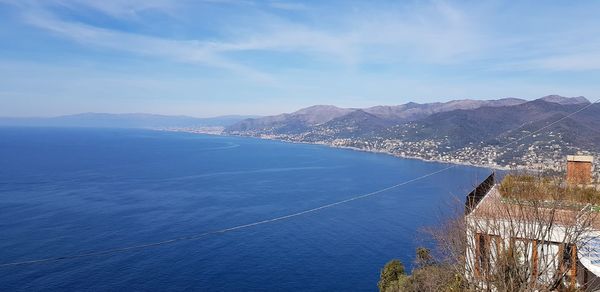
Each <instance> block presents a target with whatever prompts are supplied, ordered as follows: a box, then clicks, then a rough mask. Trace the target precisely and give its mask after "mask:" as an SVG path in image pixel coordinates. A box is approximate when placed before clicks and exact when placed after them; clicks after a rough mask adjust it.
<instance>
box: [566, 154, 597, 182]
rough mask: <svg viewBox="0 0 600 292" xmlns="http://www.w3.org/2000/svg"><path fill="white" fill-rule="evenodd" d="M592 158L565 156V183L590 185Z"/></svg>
mask: <svg viewBox="0 0 600 292" xmlns="http://www.w3.org/2000/svg"><path fill="white" fill-rule="evenodd" d="M593 165H594V157H593V156H587V155H569V156H567V181H568V182H569V183H572V184H583V185H588V184H590V183H592V170H593Z"/></svg>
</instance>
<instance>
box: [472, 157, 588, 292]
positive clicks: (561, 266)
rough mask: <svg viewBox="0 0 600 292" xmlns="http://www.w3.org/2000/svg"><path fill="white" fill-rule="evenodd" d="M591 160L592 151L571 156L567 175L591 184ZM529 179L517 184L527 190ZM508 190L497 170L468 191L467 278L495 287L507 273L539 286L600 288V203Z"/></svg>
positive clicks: (532, 285)
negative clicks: (530, 195)
mask: <svg viewBox="0 0 600 292" xmlns="http://www.w3.org/2000/svg"><path fill="white" fill-rule="evenodd" d="M591 163H592V160H591V159H590V158H589V157H582V156H569V157H568V166H567V168H568V169H569V170H568V176H567V181H569V182H570V183H575V184H577V185H582V184H585V185H587V184H589V183H590V182H591V169H592V166H591V165H590V164H591ZM588 179H589V180H588ZM525 183H527V181H526V180H523V181H518V183H515V184H514V186H515V189H518V190H526V191H527V190H528V189H527V187H528V186H526V185H525ZM539 189H543V188H538V189H536V190H539ZM507 192H508V189H507V188H506V187H504V186H503V185H501V184H496V181H495V176H494V175H493V174H492V175H491V176H490V177H488V178H487V179H486V180H485V181H483V182H482V183H481V184H480V185H479V186H478V187H477V188H475V190H473V192H471V193H470V194H469V195H468V196H467V199H466V204H465V223H466V224H465V225H466V233H467V234H466V235H467V237H466V238H467V244H466V251H465V268H466V269H465V270H466V273H467V275H466V276H467V278H468V279H469V280H470V281H471V282H473V283H478V285H479V287H481V289H486V290H487V289H491V290H492V291H493V290H496V289H495V288H494V287H493V286H494V285H497V284H494V283H499V282H498V281H497V280H498V279H499V278H498V277H507V276H511V277H514V281H523V282H524V283H528V284H527V285H528V287H530V288H531V290H533V291H536V290H539V291H542V290H545V289H547V287H553V288H552V289H554V290H557V291H560V290H564V289H570V288H577V289H581V290H583V291H599V290H600V216H596V215H597V214H598V210H599V208H598V207H597V206H595V205H593V204H590V203H579V202H577V201H575V200H562V199H561V200H560V203H559V202H558V200H554V201H553V200H551V199H548V198H547V197H543V196H542V197H539V198H515V197H511V196H510V195H508V194H507ZM515 267H516V268H515Z"/></svg>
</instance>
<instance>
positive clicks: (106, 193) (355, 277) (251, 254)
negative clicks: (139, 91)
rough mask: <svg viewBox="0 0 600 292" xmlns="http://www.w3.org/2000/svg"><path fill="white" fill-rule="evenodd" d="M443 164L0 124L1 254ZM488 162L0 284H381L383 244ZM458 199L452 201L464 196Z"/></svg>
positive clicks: (278, 204) (347, 188) (31, 270)
mask: <svg viewBox="0 0 600 292" xmlns="http://www.w3.org/2000/svg"><path fill="white" fill-rule="evenodd" d="M444 167H446V165H444V164H439V163H428V162H423V161H418V160H410V159H399V158H395V157H391V156H388V155H383V154H373V153H365V152H358V151H352V150H343V149H333V148H328V147H325V146H317V145H306V144H290V143H283V142H277V141H266V140H258V139H252V138H239V137H222V136H208V135H197V134H187V133H172V132H158V131H147V130H123V129H119V130H113V129H60V128H0V264H4V263H9V262H15V261H24V260H32V259H38V258H47V257H55V256H64V255H73V254H80V253H86V252H93V251H99V250H105V249H112V248H120V247H126V246H131V245H139V244H144V243H151V242H157V241H163V240H168V239H171V238H176V237H181V236H188V235H195V234H200V233H203V232H207V231H212V230H219V229H223V228H228V227H232V226H237V225H242V224H247V223H252V222H257V221H261V220H265V219H269V218H274V217H278V216H283V215H287V214H292V213H295V212H299V211H303V210H307V209H311V208H315V207H318V206H321V205H325V204H329V203H333V202H336V201H340V200H344V199H347V198H350V197H353V196H356V195H361V194H365V193H369V192H373V191H376V190H379V189H382V188H386V187H388V186H391V185H394V184H397V183H399V182H403V181H406V180H409V179H412V178H415V177H418V176H421V175H423V174H426V173H429V172H432V171H436V170H439V169H442V168H444ZM487 173H488V171H487V170H484V169H478V168H474V167H467V166H459V167H456V168H452V169H451V170H448V171H446V172H443V173H440V174H437V175H434V176H431V177H428V178H426V179H424V180H421V181H418V182H415V183H411V184H408V185H405V186H402V187H399V188H397V189H393V190H389V191H386V192H382V193H380V194H377V195H375V196H371V197H367V198H364V199H360V200H356V201H352V202H348V203H345V204H341V205H336V206H333V207H331V208H327V209H323V210H319V211H316V212H313V213H309V214H304V215H301V216H297V217H293V218H289V219H286V220H280V221H276V222H272V223H268V224H262V225H257V226H251V227H248V228H244V229H238V230H233V231H231V232H226V233H221V234H213V235H209V236H207V237H204V238H201V239H197V240H191V241H181V242H176V243H172V244H167V245H162V246H156V247H149V248H146V249H141V250H132V251H128V252H123V253H118V254H111V255H99V256H93V257H86V258H78V259H70V260H64V261H55V262H45V263H38V264H28V265H19V266H10V267H0V290H1V291H36V290H52V291H57V290H69V291H72V290H78V291H86V290H87V291H184V290H185V291H190V290H196V291H291V290H299V291H376V290H377V280H378V278H379V272H380V269H381V268H382V267H383V265H384V264H385V263H386V262H387V261H388V260H390V259H392V258H398V259H400V260H401V261H403V262H404V263H405V264H406V265H408V266H410V263H411V262H412V261H413V254H414V250H415V248H416V247H417V246H421V245H425V246H431V245H432V243H431V242H430V241H428V239H427V237H426V236H425V235H424V234H422V233H421V232H419V229H421V228H422V227H424V226H430V225H435V224H437V223H439V222H440V220H441V219H442V218H443V216H444V214H445V213H446V212H445V210H447V209H448V208H452V207H453V206H454V207H455V206H456V204H457V201H456V200H462V199H463V198H464V195H465V194H467V193H468V192H469V191H471V189H472V188H473V186H474V185H475V184H476V183H478V181H479V180H481V179H482V178H483V177H484V176H485V175H486V174H487ZM458 204H460V202H458Z"/></svg>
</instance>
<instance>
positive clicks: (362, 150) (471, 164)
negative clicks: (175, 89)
mask: <svg viewBox="0 0 600 292" xmlns="http://www.w3.org/2000/svg"><path fill="white" fill-rule="evenodd" d="M159 130H160V131H167V132H182V133H190V134H201V135H211V136H221V137H237V138H252V139H259V140H270V141H278V142H284V143H291V144H306V145H321V146H325V147H328V148H337V149H347V150H353V151H360V152H367V153H375V154H384V155H389V156H392V157H396V158H402V159H414V160H419V161H423V162H429V163H441V164H451V165H457V166H470V167H478V168H489V169H493V170H501V171H508V170H514V169H515V168H511V167H508V166H501V165H495V166H492V165H478V164H473V163H468V162H456V161H444V160H438V159H425V158H423V157H418V156H403V155H398V154H394V153H391V152H388V151H379V150H368V149H362V148H357V147H352V146H336V145H331V144H327V143H314V142H304V141H290V140H284V139H277V138H267V137H257V136H244V135H227V134H223V133H216V132H201V131H190V130H181V129H179V130H178V129H159ZM516 169H525V168H521V167H517V168H516Z"/></svg>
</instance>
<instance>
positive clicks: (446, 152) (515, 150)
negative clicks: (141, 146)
mask: <svg viewBox="0 0 600 292" xmlns="http://www.w3.org/2000/svg"><path fill="white" fill-rule="evenodd" d="M180 130H181V129H180ZM182 131H186V132H193V133H204V134H220V133H218V131H216V130H215V129H210V131H206V130H205V129H185V130H182ZM520 134H521V135H522V136H519V137H521V138H512V139H505V140H504V141H502V142H503V144H499V145H490V144H487V143H483V142H481V143H479V144H470V145H468V146H466V147H462V148H458V149H452V148H451V147H449V146H446V145H447V141H446V139H439V140H433V139H424V140H419V141H410V140H405V139H401V138H396V139H390V138H384V137H376V138H329V139H327V138H326V139H319V140H315V139H313V138H312V137H314V136H315V135H314V133H311V132H308V133H301V134H265V133H252V132H246V133H243V135H242V136H250V137H255V138H261V139H271V140H280V141H286V142H293V143H311V144H320V145H327V146H331V147H338V148H349V149H354V150H360V151H368V152H377V153H386V154H390V155H393V156H397V157H402V158H413V159H421V160H425V161H436V162H444V163H454V164H464V165H473V166H482V167H490V168H494V169H504V170H533V171H544V172H555V173H556V172H563V171H564V165H565V164H564V161H563V160H564V157H566V155H569V154H582V155H591V156H595V157H596V158H598V157H600V155H598V153H594V152H591V151H585V150H582V149H579V148H577V147H574V146H570V145H568V144H565V143H562V142H561V137H560V134H557V133H553V132H547V133H540V134H531V133H528V132H523V133H520ZM319 136H320V137H326V136H325V135H319ZM593 171H594V178H595V180H597V181H599V180H600V168H598V167H596V168H595V169H594V170H593Z"/></svg>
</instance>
